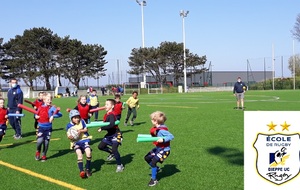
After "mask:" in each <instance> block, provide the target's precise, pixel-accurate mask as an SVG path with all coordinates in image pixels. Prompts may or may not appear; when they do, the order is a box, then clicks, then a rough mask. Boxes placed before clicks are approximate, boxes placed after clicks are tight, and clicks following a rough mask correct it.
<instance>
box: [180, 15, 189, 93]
mask: <svg viewBox="0 0 300 190" xmlns="http://www.w3.org/2000/svg"><path fill="white" fill-rule="evenodd" d="M188 13H189V11H184V10H181V11H180V16H181V17H182V36H183V77H184V92H185V93H187V82H186V54H185V26H184V17H187V14H188Z"/></svg>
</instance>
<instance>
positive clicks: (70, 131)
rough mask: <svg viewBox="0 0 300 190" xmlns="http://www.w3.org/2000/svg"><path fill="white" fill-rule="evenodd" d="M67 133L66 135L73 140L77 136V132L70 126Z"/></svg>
mask: <svg viewBox="0 0 300 190" xmlns="http://www.w3.org/2000/svg"><path fill="white" fill-rule="evenodd" d="M67 135H68V137H69V136H72V137H73V139H74V140H78V138H79V133H78V132H77V130H76V129H75V128H73V127H71V128H69V129H68V131H67Z"/></svg>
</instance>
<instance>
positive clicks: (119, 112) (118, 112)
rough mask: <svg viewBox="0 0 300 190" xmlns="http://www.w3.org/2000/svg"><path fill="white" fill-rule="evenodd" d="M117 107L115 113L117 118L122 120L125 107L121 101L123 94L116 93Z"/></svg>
mask: <svg viewBox="0 0 300 190" xmlns="http://www.w3.org/2000/svg"><path fill="white" fill-rule="evenodd" d="M115 101H116V104H115V107H114V113H115V115H116V118H117V120H119V121H120V119H121V116H122V110H123V109H124V106H123V102H121V95H120V94H116V95H115Z"/></svg>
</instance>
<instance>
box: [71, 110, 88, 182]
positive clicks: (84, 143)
mask: <svg viewBox="0 0 300 190" xmlns="http://www.w3.org/2000/svg"><path fill="white" fill-rule="evenodd" d="M69 117H70V123H68V125H67V127H66V130H67V136H68V139H70V140H71V141H72V142H73V145H74V150H75V152H76V154H77V165H78V168H79V171H80V173H79V175H80V177H81V178H86V177H90V176H91V175H92V173H91V169H90V168H91V159H92V150H91V148H90V145H89V142H90V141H91V138H90V136H89V134H88V128H87V127H86V123H85V121H84V120H83V119H81V117H80V113H79V111H78V110H71V111H70V114H69ZM71 128H74V129H76V130H77V132H78V138H77V139H75V138H74V137H73V136H72V135H71V134H70V133H69V132H68V131H69V129H71ZM84 153H85V154H86V165H85V171H84V170H83V154H84Z"/></svg>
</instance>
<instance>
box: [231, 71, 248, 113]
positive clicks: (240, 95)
mask: <svg viewBox="0 0 300 190" xmlns="http://www.w3.org/2000/svg"><path fill="white" fill-rule="evenodd" d="M246 90H247V86H246V85H245V83H244V82H242V79H241V77H238V78H237V82H236V83H235V84H234V87H233V95H234V96H235V97H236V107H235V109H243V110H244V109H245V107H244V96H245V95H244V93H245V91H246ZM240 106H241V107H240Z"/></svg>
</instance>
